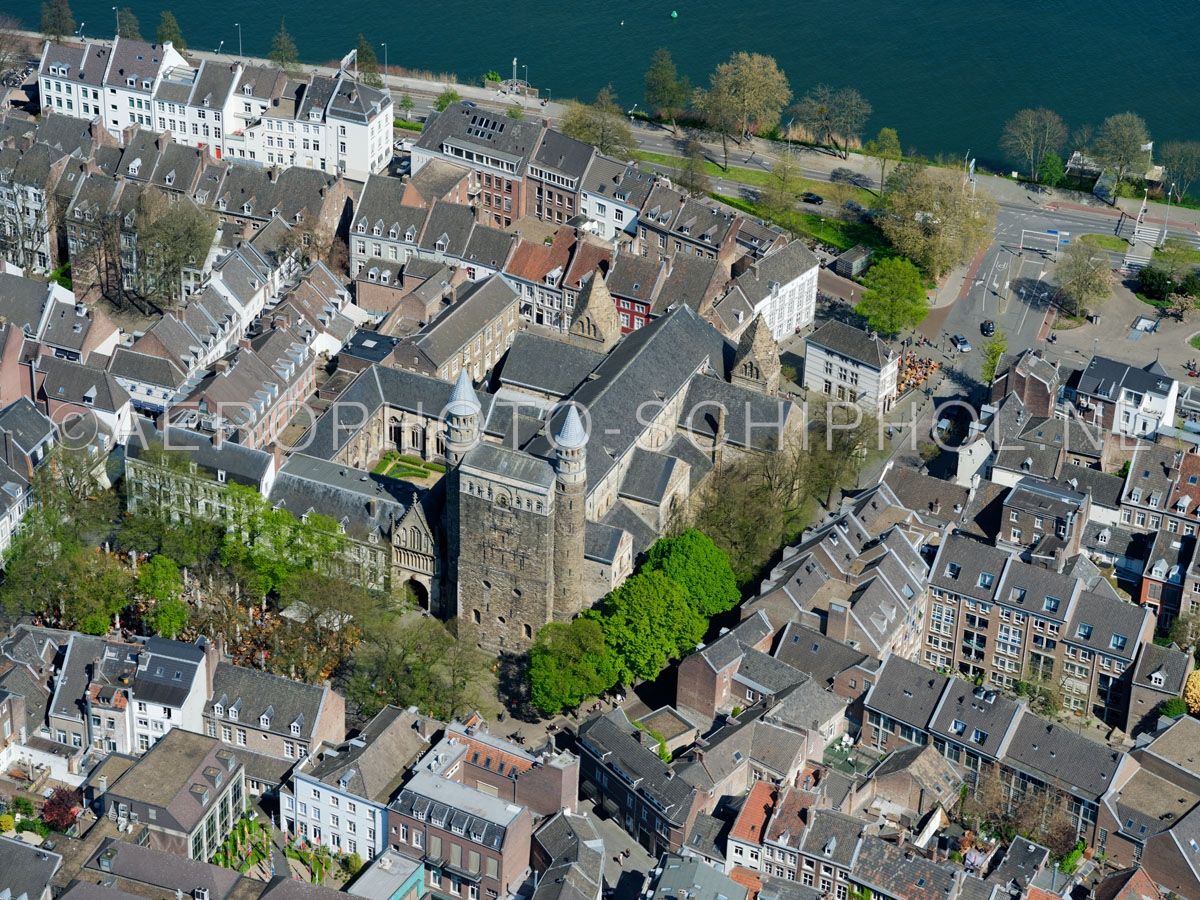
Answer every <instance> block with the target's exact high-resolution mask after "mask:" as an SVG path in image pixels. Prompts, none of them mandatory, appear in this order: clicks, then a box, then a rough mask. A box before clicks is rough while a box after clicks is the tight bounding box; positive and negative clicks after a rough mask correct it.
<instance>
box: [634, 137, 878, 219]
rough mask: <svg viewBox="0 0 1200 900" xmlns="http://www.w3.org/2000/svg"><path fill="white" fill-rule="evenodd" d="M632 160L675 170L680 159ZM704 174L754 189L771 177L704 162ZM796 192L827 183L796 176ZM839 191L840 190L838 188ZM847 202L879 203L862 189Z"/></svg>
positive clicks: (649, 156)
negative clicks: (750, 186) (726, 168)
mask: <svg viewBox="0 0 1200 900" xmlns="http://www.w3.org/2000/svg"><path fill="white" fill-rule="evenodd" d="M634 158H636V159H640V160H641V161H642V162H648V163H652V164H654V165H656V166H662V167H663V168H666V169H675V168H678V167H679V163H680V158H679V157H678V156H671V155H670V154H667V153H651V152H649V151H647V150H638V151H636V152H635V153H634ZM704 173H705V174H706V175H707V176H708V177H709V178H724V179H726V180H728V181H737V182H739V183H741V184H748V185H752V186H754V187H760V188H762V187H766V186H767V185H768V184H770V183H771V178H772V175H771V173H770V172H768V171H767V170H765V169H748V168H745V167H744V166H730V167H729V169H728V170H725V169H722V168H721V167H720V166H719V165H717V164H716V163H714V162H708V161H705V163H704ZM796 187H797V192H799V193H804V192H805V191H812V192H813V193H814V194H820V193H821V192H822V191H825V192H828V191H829V183H828V182H826V181H817V180H816V179H815V178H805V177H803V176H801V175H798V176H796ZM839 189H840V188H839ZM846 199H847V200H854V201H855V202H856V203H858V204H860V205H861V206H864V207H872V206H875V205H876V204H877V203H878V202H879V197H878V196H876V195H875V194H874V193H873V192H871V191H868V190H864V189H863V188H850V189H849V190H848V193H847V195H846Z"/></svg>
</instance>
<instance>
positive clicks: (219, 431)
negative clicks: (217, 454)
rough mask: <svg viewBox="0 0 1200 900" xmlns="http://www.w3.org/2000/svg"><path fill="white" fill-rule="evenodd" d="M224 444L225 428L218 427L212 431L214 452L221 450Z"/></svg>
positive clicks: (222, 426)
mask: <svg viewBox="0 0 1200 900" xmlns="http://www.w3.org/2000/svg"><path fill="white" fill-rule="evenodd" d="M224 443H225V426H224V425H218V426H217V427H216V428H215V429H213V436H212V445H213V449H214V450H219V449H221V445H222V444H224Z"/></svg>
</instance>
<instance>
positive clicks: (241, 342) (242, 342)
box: [238, 282, 257, 350]
mask: <svg viewBox="0 0 1200 900" xmlns="http://www.w3.org/2000/svg"><path fill="white" fill-rule="evenodd" d="M255 284H257V282H255ZM238 346H239V347H241V348H242V349H243V350H252V349H253V348H252V347H251V346H250V338H248V337H243V338H238Z"/></svg>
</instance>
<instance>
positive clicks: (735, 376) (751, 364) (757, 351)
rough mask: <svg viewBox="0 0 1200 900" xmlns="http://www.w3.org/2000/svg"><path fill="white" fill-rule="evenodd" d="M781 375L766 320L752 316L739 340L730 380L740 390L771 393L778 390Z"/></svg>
mask: <svg viewBox="0 0 1200 900" xmlns="http://www.w3.org/2000/svg"><path fill="white" fill-rule="evenodd" d="M782 373H783V364H782V363H781V362H780V361H779V344H778V343H776V341H775V338H774V337H772V335H771V329H770V326H768V325H767V320H766V318H764V317H763V316H761V315H758V316H755V317H754V318H753V319H752V320H751V322H750V324H749V325H747V326H746V330H745V331H743V332H742V337H741V340H739V341H738V346H737V351H736V352H735V353H734V355H733V369H732V371H731V372H730V373H729V380H730V381H731V382H732V383H733V384H736V385H739V386H741V387H746V388H750V389H751V390H754V391H761V392H763V393H764V394H773V393H774V392H775V391H777V390H779V379H780V378H781V377H782Z"/></svg>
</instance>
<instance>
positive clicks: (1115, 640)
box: [1108, 634, 1129, 650]
mask: <svg viewBox="0 0 1200 900" xmlns="http://www.w3.org/2000/svg"><path fill="white" fill-rule="evenodd" d="M1127 643H1129V639H1128V638H1127V637H1125V635H1123V634H1114V635H1113V636H1112V637H1111V638H1110V639H1109V641H1108V646H1109V649H1111V650H1124V649H1125V645H1126V644H1127Z"/></svg>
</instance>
